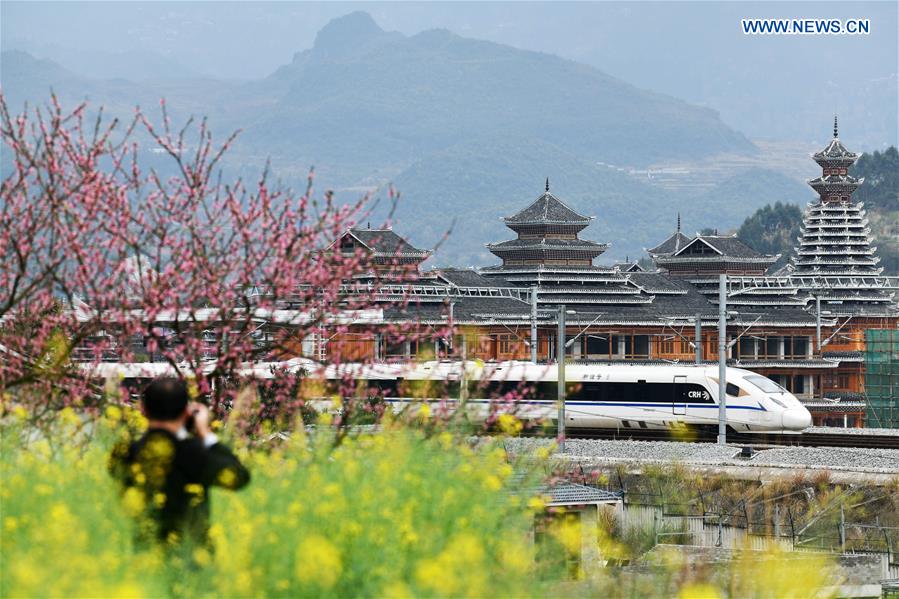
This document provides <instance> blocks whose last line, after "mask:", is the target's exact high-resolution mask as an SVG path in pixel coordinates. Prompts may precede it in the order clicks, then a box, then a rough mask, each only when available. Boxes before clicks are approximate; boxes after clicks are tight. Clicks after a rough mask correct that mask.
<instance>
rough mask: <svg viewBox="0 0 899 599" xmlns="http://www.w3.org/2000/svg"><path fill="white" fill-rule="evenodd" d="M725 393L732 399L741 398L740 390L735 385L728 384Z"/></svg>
mask: <svg viewBox="0 0 899 599" xmlns="http://www.w3.org/2000/svg"><path fill="white" fill-rule="evenodd" d="M725 392H726V393H727V394H728V395H730V396H731V397H739V396H740V388H739V387H737V386H736V385H734V384H733V383H728V384H727V388H726V390H725Z"/></svg>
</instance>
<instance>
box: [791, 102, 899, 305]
mask: <svg viewBox="0 0 899 599" xmlns="http://www.w3.org/2000/svg"><path fill="white" fill-rule="evenodd" d="M812 158H813V159H814V160H815V162H817V163H818V164H819V165H821V168H822V170H823V173H822V175H821V176H820V177H818V178H816V179H811V180H810V181H809V182H808V183H809V185H810V186H811V187H812V189H814V190H815V191H816V192H818V196H819V197H818V200H817V201H815V202H811V203H809V204H808V205H807V206H806V210H805V214H804V215H803V219H802V236H801V237H799V239H798V240H797V241H798V243H799V244H798V246H797V247H796V252H795V256H794V257H793V259H792V265H791V271H792V274H795V275H803V276H826V277H829V280H830V282H831V283H830V285H829V286H828V289H826V290H815V289H808V290H806V291H808V292H809V293H810V294H812V295H817V296H819V297H820V298H821V300H822V302H824V303H826V304H828V305H827V310H828V311H830V312H833V313H835V314H840V313H847V314H859V313H861V314H864V313H872V314H881V313H885V312H890V311H892V310H894V309H895V308H894V306H892V300H893V294H892V293H888V292H887V291H886V290H883V289H878V288H876V286H872V285H871V284H870V281H862V280H861V278H863V277H876V276H877V275H880V274H881V273H882V272H883V268H882V267H881V266H879V263H880V258H878V257H877V256H876V255H875V254H876V251H877V248H876V247H874V246H872V245H871V228H870V227H869V226H868V219H867V218H866V217H865V210H864V204H856V203H854V202H853V201H852V193H853V192H854V191H855V190H856V189H857V188H858V186H859V185H861V184H862V183H863V182H864V179H856V178H855V177H853V176H851V175H849V174H848V168H849V167H850V166H851V165H852V164H853V163H854V162H855V160H856V159H857V158H858V155H857V154H855V153H854V152H850V151H849V150H847V149H846V147H845V146H844V145H843V144H842V143H841V142H840V139H839V134H838V129H837V120H836V117H835V118H834V128H833V139H832V140H831V142H830V143H829V144H828V146H827V147H826V148H824V149H823V150H821V151H820V152H817V153H816V154H814V155H813V156H812Z"/></svg>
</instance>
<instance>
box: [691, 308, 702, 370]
mask: <svg viewBox="0 0 899 599" xmlns="http://www.w3.org/2000/svg"><path fill="white" fill-rule="evenodd" d="M693 349H694V350H695V352H696V365H697V366H699V365H700V364H702V314H697V315H696V339H695V341H694V342H693Z"/></svg>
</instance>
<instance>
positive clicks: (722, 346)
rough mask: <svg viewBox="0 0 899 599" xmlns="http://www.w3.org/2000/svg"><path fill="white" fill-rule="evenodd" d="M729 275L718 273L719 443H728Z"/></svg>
mask: <svg viewBox="0 0 899 599" xmlns="http://www.w3.org/2000/svg"><path fill="white" fill-rule="evenodd" d="M726 377H727V275H725V274H721V275H718V445H726V444H727V379H726Z"/></svg>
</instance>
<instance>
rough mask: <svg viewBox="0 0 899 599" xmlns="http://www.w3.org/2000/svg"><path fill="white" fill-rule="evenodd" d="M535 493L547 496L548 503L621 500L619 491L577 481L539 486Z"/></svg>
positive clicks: (574, 503)
mask: <svg viewBox="0 0 899 599" xmlns="http://www.w3.org/2000/svg"><path fill="white" fill-rule="evenodd" d="M535 495H542V496H544V497H549V498H550V501H549V503H548V505H551V506H552V505H581V504H589V503H618V502H619V501H621V495H620V494H619V493H613V492H612V491H604V490H602V489H596V488H594V487H588V486H586V485H579V484H577V483H568V482H565V483H559V484H557V485H553V486H549V487H547V486H543V487H539V488H538V489H536V491H535Z"/></svg>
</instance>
